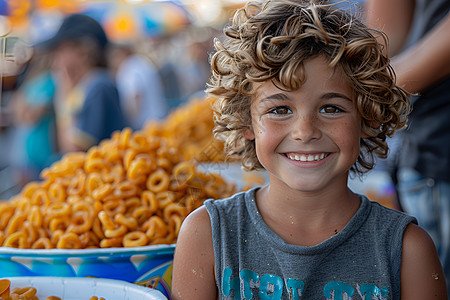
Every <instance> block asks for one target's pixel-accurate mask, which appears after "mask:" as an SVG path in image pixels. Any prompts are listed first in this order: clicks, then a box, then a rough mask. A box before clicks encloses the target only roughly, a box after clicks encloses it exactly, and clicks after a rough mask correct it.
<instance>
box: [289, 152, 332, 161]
mask: <svg viewBox="0 0 450 300" xmlns="http://www.w3.org/2000/svg"><path fill="white" fill-rule="evenodd" d="M327 156H328V154H325V153H321V154H315V155H313V154H296V153H289V154H288V157H289V159H292V160H297V161H319V160H322V159H324V158H325V157H327Z"/></svg>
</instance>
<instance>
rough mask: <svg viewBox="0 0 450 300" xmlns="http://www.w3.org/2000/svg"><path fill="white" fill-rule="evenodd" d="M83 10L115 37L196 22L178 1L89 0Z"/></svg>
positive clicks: (166, 31) (167, 30) (138, 35)
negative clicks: (129, 0) (128, 0)
mask: <svg viewBox="0 0 450 300" xmlns="http://www.w3.org/2000/svg"><path fill="white" fill-rule="evenodd" d="M81 13H84V14H86V15H89V16H91V17H93V18H94V19H96V20H97V21H99V22H100V23H101V24H102V25H103V27H104V28H105V31H106V33H107V35H108V36H109V38H110V39H112V40H113V41H117V40H118V41H124V40H135V39H139V38H153V37H156V36H163V35H170V34H173V33H175V32H177V31H179V30H182V29H184V28H185V27H186V26H188V25H189V24H191V22H192V21H191V20H192V16H191V14H190V13H189V11H188V10H187V9H186V7H185V6H184V5H183V4H182V3H181V2H178V1H151V2H148V1H135V3H133V2H126V1H89V2H86V3H84V5H83V6H82V7H81Z"/></svg>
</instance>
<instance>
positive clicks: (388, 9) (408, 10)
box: [365, 0, 414, 57]
mask: <svg viewBox="0 0 450 300" xmlns="http://www.w3.org/2000/svg"><path fill="white" fill-rule="evenodd" d="M365 7H366V20H367V25H368V26H369V27H371V28H375V29H378V30H381V31H383V32H384V33H385V34H386V35H387V37H388V39H389V49H388V53H389V56H391V57H392V56H394V55H396V54H398V53H399V51H400V50H401V49H402V47H403V45H404V44H405V41H406V37H407V36H408V33H409V28H410V25H411V21H412V18H413V15H414V1H413V0H367V1H366V6H365Z"/></svg>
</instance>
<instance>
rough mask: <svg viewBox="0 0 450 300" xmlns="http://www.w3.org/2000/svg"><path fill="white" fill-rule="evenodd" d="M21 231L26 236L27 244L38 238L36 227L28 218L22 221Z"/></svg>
mask: <svg viewBox="0 0 450 300" xmlns="http://www.w3.org/2000/svg"><path fill="white" fill-rule="evenodd" d="M22 231H23V232H24V233H25V235H26V236H27V243H28V245H32V244H33V243H34V242H35V241H36V240H37V239H38V238H39V233H38V230H37V228H36V227H35V226H34V225H33V224H32V223H31V222H30V221H28V220H27V221H25V222H23V225H22Z"/></svg>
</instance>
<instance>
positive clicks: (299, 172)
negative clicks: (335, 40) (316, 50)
mask: <svg viewBox="0 0 450 300" xmlns="http://www.w3.org/2000/svg"><path fill="white" fill-rule="evenodd" d="M304 74H305V76H306V81H305V82H304V83H303V84H302V86H301V87H300V88H299V89H298V90H295V91H284V90H281V89H279V88H278V87H276V85H274V83H273V82H271V81H267V82H265V83H263V84H262V85H261V86H259V87H258V88H257V90H256V94H255V96H254V98H253V100H252V105H251V115H252V126H251V129H249V130H248V131H246V132H245V133H244V136H245V137H246V138H247V139H254V140H255V144H256V154H257V156H258V159H259V161H260V162H261V164H262V165H263V166H264V168H265V169H266V170H267V171H268V172H269V176H270V180H271V185H273V184H274V183H276V182H279V183H280V184H281V185H287V186H289V187H290V188H292V189H295V190H299V191H316V190H322V189H324V188H334V186H343V185H344V186H345V187H346V182H347V176H348V171H349V169H350V167H351V166H352V165H353V164H354V163H355V161H356V159H357V157H358V155H359V151H360V145H359V141H360V137H361V117H360V115H359V114H358V112H357V110H356V108H355V106H354V103H353V100H352V99H353V90H352V88H351V86H350V84H349V83H348V82H347V81H346V77H345V74H344V73H343V71H342V70H341V69H339V68H335V69H333V68H330V67H329V66H328V63H327V61H326V60H325V59H324V58H323V57H321V56H319V57H315V58H313V59H310V60H307V61H305V62H304ZM335 184H337V185H335Z"/></svg>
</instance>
